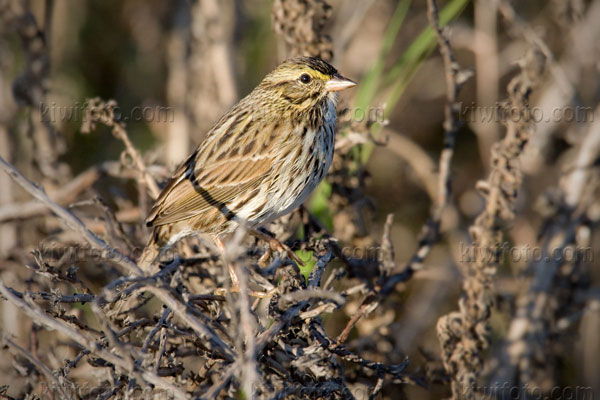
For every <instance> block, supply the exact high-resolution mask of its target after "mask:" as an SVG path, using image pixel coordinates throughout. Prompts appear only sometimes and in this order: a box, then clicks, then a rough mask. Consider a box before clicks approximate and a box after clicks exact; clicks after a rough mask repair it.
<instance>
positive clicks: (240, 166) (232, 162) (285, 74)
mask: <svg viewBox="0 0 600 400" xmlns="http://www.w3.org/2000/svg"><path fill="white" fill-rule="evenodd" d="M351 86H354V82H352V81H350V80H348V79H346V78H343V77H342V76H340V75H339V74H338V73H337V71H336V70H335V68H333V67H332V66H331V65H329V64H327V63H326V62H324V61H322V60H321V59H318V58H312V57H300V58H295V59H290V60H287V61H285V62H284V63H282V64H281V65H280V66H279V67H277V68H276V69H275V70H273V71H272V72H271V73H270V74H268V75H267V76H266V77H265V78H264V80H263V81H262V82H261V83H260V84H259V85H258V86H257V87H256V88H255V89H254V90H253V91H252V92H251V93H250V94H249V95H248V96H246V97H245V98H244V99H242V100H241V101H240V102H239V103H238V104H236V105H235V106H234V107H233V108H232V109H231V110H230V111H229V112H228V113H227V114H225V115H224V116H223V117H221V119H220V120H219V121H218V122H217V123H216V124H215V126H214V127H213V128H212V129H211V130H210V132H209V133H208V135H207V137H206V139H205V140H204V142H203V143H202V144H201V145H200V146H199V147H198V148H197V149H196V150H195V151H194V152H193V153H192V154H191V155H190V156H189V158H188V159H187V160H186V161H185V162H184V163H183V164H181V166H179V168H177V170H176V171H175V173H174V175H173V177H172V178H171V180H170V181H169V183H168V184H167V185H166V186H165V188H164V189H163V191H162V193H161V194H160V196H159V197H158V199H157V200H156V203H155V204H154V207H153V208H152V211H151V212H150V214H149V216H148V218H147V220H146V223H147V225H148V226H150V227H153V228H154V230H153V235H152V237H151V240H150V242H149V243H148V246H147V247H146V249H145V250H144V252H143V254H142V256H141V257H140V261H139V264H140V266H141V267H143V268H147V267H148V266H149V265H150V264H151V263H152V262H153V261H154V260H155V259H156V257H157V256H158V255H159V252H160V249H162V248H165V247H168V246H170V245H172V244H173V243H174V242H175V241H176V240H178V239H179V238H180V237H182V236H185V235H188V234H191V233H194V232H201V233H206V234H210V235H212V236H213V237H214V238H215V239H220V237H221V236H222V235H224V234H227V233H230V232H232V231H233V230H234V229H235V228H236V226H237V225H238V223H240V222H241V221H243V222H244V223H246V224H247V225H248V226H250V227H255V226H259V225H262V224H265V223H268V222H270V221H272V220H274V219H276V218H278V217H280V216H282V215H284V214H286V213H289V212H291V211H292V210H293V209H295V208H296V207H298V206H299V205H300V204H301V203H302V202H303V201H304V200H306V198H307V197H308V195H309V194H310V193H311V192H312V191H313V190H314V188H315V187H316V186H317V185H318V184H319V182H320V181H321V180H322V179H323V178H324V177H325V175H326V173H327V170H328V169H329V166H330V164H331V161H332V158H333V147H334V127H335V119H336V111H335V103H336V95H337V94H336V92H337V91H339V90H342V89H344V88H347V87H351Z"/></svg>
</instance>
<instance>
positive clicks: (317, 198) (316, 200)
mask: <svg viewBox="0 0 600 400" xmlns="http://www.w3.org/2000/svg"><path fill="white" fill-rule="evenodd" d="M331 191H332V188H331V183H329V182H328V181H327V180H324V181H323V182H321V183H320V184H319V186H317V188H316V189H315V191H314V193H313V195H312V197H311V199H310V202H309V204H308V209H309V211H310V212H311V213H312V214H313V215H314V216H315V217H317V218H318V219H319V221H321V223H322V224H323V225H324V226H325V227H326V228H327V229H328V230H329V231H333V213H332V212H331V210H330V209H329V198H330V197H331Z"/></svg>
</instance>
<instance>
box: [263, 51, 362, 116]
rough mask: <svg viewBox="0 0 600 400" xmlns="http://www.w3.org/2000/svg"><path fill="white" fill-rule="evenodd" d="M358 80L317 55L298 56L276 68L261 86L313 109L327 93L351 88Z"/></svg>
mask: <svg viewBox="0 0 600 400" xmlns="http://www.w3.org/2000/svg"><path fill="white" fill-rule="evenodd" d="M355 85H356V82H353V81H351V80H350V79H348V78H344V77H343V76H341V75H340V74H339V73H338V72H337V70H336V69H335V68H334V67H332V66H331V65H329V64H328V63H326V62H325V61H323V60H321V59H320V58H317V57H297V58H291V59H289V60H286V61H284V62H283V63H282V64H281V65H279V66H278V67H277V68H275V69H274V70H273V71H272V72H271V73H270V74H269V75H267V76H266V77H265V79H264V80H263V81H262V82H261V84H260V86H259V87H261V88H262V89H263V90H267V91H269V92H270V93H271V94H272V95H276V96H278V97H279V98H280V99H281V100H283V101H284V102H286V103H287V104H288V105H291V106H292V107H294V108H296V109H310V108H312V107H314V106H315V105H316V104H318V103H319V102H320V101H322V100H323V99H324V98H325V97H326V96H328V95H330V96H332V97H335V93H336V92H338V91H340V90H343V89H347V88H351V87H353V86H355Z"/></svg>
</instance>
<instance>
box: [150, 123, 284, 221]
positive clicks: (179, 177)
mask: <svg viewBox="0 0 600 400" xmlns="http://www.w3.org/2000/svg"><path fill="white" fill-rule="evenodd" d="M248 122H249V121H248V120H246V119H244V120H240V119H236V120H233V121H231V122H230V123H229V124H228V123H223V124H222V126H221V128H222V129H224V130H226V131H225V132H213V134H212V135H210V136H209V137H208V138H207V140H206V142H205V143H204V144H203V145H202V148H201V149H199V150H197V151H196V152H194V153H193V154H192V155H191V156H190V157H189V158H188V159H187V160H186V161H185V162H184V163H183V164H182V165H181V166H180V167H179V168H178V169H177V171H176V172H175V174H174V176H173V178H172V179H171V181H170V182H169V183H168V184H167V186H166V187H165V189H163V191H162V193H161V194H160V196H159V198H158V199H157V200H156V203H155V204H154V207H153V209H152V211H151V212H150V214H149V216H148V218H147V219H146V224H147V225H148V226H158V225H165V224H171V223H174V222H178V221H182V220H185V219H188V218H191V217H195V216H198V215H201V214H202V213H205V212H207V211H209V210H210V209H211V208H212V209H213V210H214V209H215V208H216V209H218V210H222V209H223V207H227V206H228V205H230V204H232V202H235V200H236V199H238V198H239V197H240V196H242V195H245V194H248V193H250V192H252V190H253V189H254V188H257V187H259V186H260V184H261V183H262V181H263V180H264V179H265V177H266V176H267V175H268V173H269V170H270V169H271V168H272V166H273V163H274V161H275V159H274V155H273V154H272V153H270V152H263V151H261V150H257V149H258V148H260V147H261V145H262V143H259V142H260V141H259V140H252V141H250V142H248V141H244V136H245V135H244V132H245V131H246V130H247V129H251V128H256V127H249V124H248ZM259 136H262V135H259ZM224 137H225V138H227V140H225V141H224V140H223V138H224ZM230 211H234V210H230Z"/></svg>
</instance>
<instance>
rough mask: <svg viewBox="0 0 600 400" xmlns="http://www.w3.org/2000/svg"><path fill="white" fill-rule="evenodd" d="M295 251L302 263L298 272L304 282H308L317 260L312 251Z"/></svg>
mask: <svg viewBox="0 0 600 400" xmlns="http://www.w3.org/2000/svg"><path fill="white" fill-rule="evenodd" d="M295 253H296V255H297V256H298V257H299V258H300V260H302V262H303V263H304V266H300V273H301V274H302V276H304V279H306V283H308V277H309V276H310V273H311V272H312V270H313V268H314V267H315V265H316V264H317V260H316V259H315V258H314V257H313V252H312V251H306V250H296V251H295Z"/></svg>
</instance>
